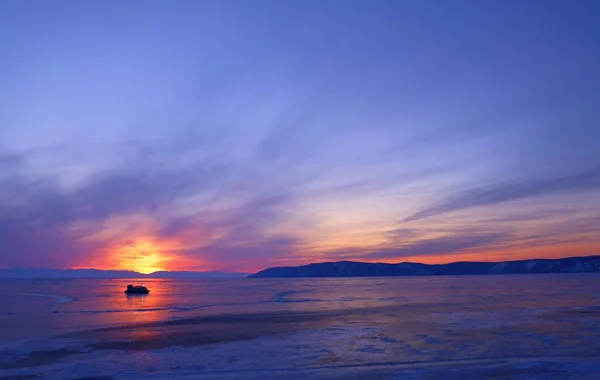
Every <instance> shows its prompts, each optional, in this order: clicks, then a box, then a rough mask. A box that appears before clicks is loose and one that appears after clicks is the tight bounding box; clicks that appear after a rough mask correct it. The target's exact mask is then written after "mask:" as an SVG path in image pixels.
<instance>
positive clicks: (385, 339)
mask: <svg viewBox="0 0 600 380" xmlns="http://www.w3.org/2000/svg"><path fill="white" fill-rule="evenodd" d="M129 282H130V281H127V280H121V279H119V280H36V281H32V280H0V301H1V303H0V379H2V378H3V377H7V378H8V377H9V376H13V377H14V376H21V378H23V379H26V378H27V377H23V376H32V377H30V378H41V379H70V378H72V379H75V378H81V377H83V376H88V377H90V376H96V377H99V376H106V377H105V379H138V378H139V379H141V378H146V377H147V376H148V375H149V374H152V376H153V377H154V378H160V379H178V378H181V379H196V378H207V379H212V378H214V379H255V378H256V379H269V378H273V379H279V378H283V377H287V376H290V375H292V376H295V377H296V378H302V379H305V378H306V379H338V378H339V379H363V378H365V379H371V378H375V379H438V378H439V379H453V378H457V379H459V378H460V379H463V378H523V379H530V378H531V379H545V378H548V379H554V378H569V376H571V378H577V379H588V378H589V379H598V378H600V339H599V338H600V276H599V275H585V274H581V275H579V274H574V275H519V276H508V275H506V276H463V277H404V278H352V279H206V280H204V279H202V280H170V279H169V280H161V279H152V280H144V285H146V286H148V288H150V289H151V293H150V294H149V295H147V296H126V295H125V294H124V293H123V290H124V289H125V287H126V285H127V284H128V283H129ZM132 282H133V283H136V282H135V280H133V281H132ZM34 376H37V377H34ZM199 376H201V377H199ZM15 378H18V377H15Z"/></svg>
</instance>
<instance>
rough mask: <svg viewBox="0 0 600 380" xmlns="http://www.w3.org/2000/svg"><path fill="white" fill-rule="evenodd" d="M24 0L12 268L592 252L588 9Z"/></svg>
mask: <svg viewBox="0 0 600 380" xmlns="http://www.w3.org/2000/svg"><path fill="white" fill-rule="evenodd" d="M9 3H10V5H7V6H6V7H5V8H4V9H3V11H0V35H1V36H3V37H4V36H8V38H9V39H10V40H11V42H10V43H8V44H4V45H6V46H5V47H4V45H2V46H3V48H4V50H2V52H1V53H0V101H3V100H6V101H4V103H5V104H1V105H0V110H2V111H0V248H1V251H2V252H0V267H6V268H27V267H31V266H36V267H44V268H46V267H55V268H89V267H94V268H99V269H123V270H134V271H138V272H142V273H150V272H154V271H160V270H169V271H175V270H194V271H209V270H215V271H250V272H252V271H257V270H260V269H264V268H265V267H269V266H280V265H297V264H307V263H311V262H322V261H336V260H353V261H367V262H388V263H395V262H402V261H407V260H409V261H416V262H423V263H446V262H452V261H457V260H477V261H490V260H491V261H502V260H505V259H526V258H531V257H540V258H544V257H565V256H584V255H593V254H598V253H600V252H599V251H598V249H599V248H598V247H600V218H599V217H598V215H600V153H599V152H600V130H599V129H598V125H600V111H599V110H600V99H599V95H598V93H599V92H598V91H596V89H597V88H600V79H599V78H600V76H599V75H598V70H597V67H598V64H597V63H598V62H600V55H599V54H598V47H597V46H598V43H597V38H595V37H596V34H594V33H593V31H594V30H595V28H596V27H597V24H598V22H597V17H595V14H594V13H593V12H587V11H583V10H577V9H576V8H577V7H576V6H572V5H571V4H570V3H569V2H563V4H562V5H561V4H558V3H556V4H554V3H553V5H552V6H542V5H540V4H537V3H536V4H533V3H531V2H527V1H521V2H519V1H515V2H509V3H510V4H508V3H505V2H501V1H498V2H458V3H457V2H452V1H446V2H443V1H441V2H440V4H439V6H431V5H429V4H428V2H420V1H414V2H411V1H408V2H407V1H387V2H382V3H381V4H378V5H377V6H369V5H368V4H367V3H366V2H349V3H348V4H345V5H344V6H343V7H340V6H339V4H338V2H318V1H317V2H298V4H293V5H291V4H290V3H289V2H286V1H279V2H277V1H274V2H268V5H267V3H264V4H263V3H262V2H260V3H261V4H262V5H256V4H255V2H253V1H250V2H243V1H242V2H235V3H236V4H235V5H232V4H230V2H218V1H214V2H210V1H208V2H207V1H175V2H168V1H162V2H161V1H158V2H150V3H148V4H146V3H144V4H145V5H144V7H143V11H142V10H140V9H139V6H137V5H136V4H133V3H131V2H123V4H121V2H119V5H118V7H116V8H114V9H113V8H112V6H111V5H104V4H103V3H102V4H100V3H98V5H90V4H89V2H86V1H82V2H66V3H63V2H56V4H54V3H55V2H52V5H48V6H44V7H32V6H31V5H30V4H29V2H19V1H13V2H9ZM13 3H14V4H13ZM72 3H73V4H72ZM74 3H77V4H74ZM0 4H2V2H0ZM590 4H591V3H590ZM0 7H2V5H0ZM233 8H237V10H235V11H233ZM117 15H118V16H117ZM331 15H335V17H329V16H331ZM532 15H535V17H533V16H532ZM42 19H43V20H47V21H48V24H46V22H44V23H40V22H37V21H36V20H42ZM18 20H22V21H18ZM282 20H285V21H282ZM106 25H110V27H109V28H107V27H106ZM580 26H581V27H580ZM467 31H468V33H467ZM207 36H209V37H210V38H209V37H207ZM2 106H4V107H2ZM4 109H6V110H7V112H3V111H4Z"/></svg>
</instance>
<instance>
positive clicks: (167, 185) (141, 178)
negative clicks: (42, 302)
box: [0, 149, 296, 269]
mask: <svg viewBox="0 0 600 380" xmlns="http://www.w3.org/2000/svg"><path fill="white" fill-rule="evenodd" d="M158 150H159V151H160V149H158ZM180 153H181V152H177V153H169V152H163V153H160V154H161V155H162V157H161V159H160V160H158V162H154V161H153V160H151V159H149V157H148V156H147V155H146V154H142V155H132V156H130V157H129V158H128V159H126V160H125V161H124V162H121V164H120V165H113V166H112V167H110V166H108V167H105V168H104V170H98V171H96V172H94V173H92V174H91V175H90V176H89V178H87V179H86V181H84V182H83V183H81V184H80V185H78V186H76V187H73V188H67V189H65V188H63V187H61V186H60V183H59V180H58V179H57V177H56V176H53V175H40V174H39V173H38V172H36V171H35V170H33V169H32V168H31V166H30V165H28V162H30V161H31V155H38V154H39V152H33V153H26V154H21V155H4V156H2V158H1V160H0V169H2V170H1V173H2V174H1V175H0V246H1V247H2V253H1V259H2V261H1V263H2V265H3V266H8V267H10V266H31V265H32V263H35V265H36V266H43V267H65V266H70V265H86V262H89V260H90V259H91V258H94V259H95V260H94V262H100V263H101V262H102V258H98V257H95V256H97V255H98V254H99V252H105V251H106V248H110V247H111V246H113V245H115V244H117V245H119V246H122V247H126V246H131V244H132V243H133V242H134V241H135V239H136V238H137V237H139V236H136V234H144V233H146V234H150V235H152V236H153V237H154V238H156V239H175V240H178V241H179V245H178V248H177V252H171V253H175V254H176V255H179V256H182V258H186V259H189V261H191V262H192V263H193V262H194V260H195V261H196V262H197V263H200V264H201V265H205V266H211V267H213V268H215V267H219V268H222V269H228V268H226V267H227V266H228V265H232V266H233V267H239V266H240V263H243V265H250V264H251V263H252V260H255V259H256V258H265V257H268V256H274V257H276V256H282V255H285V254H286V253H287V252H289V251H290V250H291V249H292V247H293V245H294V244H295V242H296V239H295V238H293V237H292V236H288V235H286V234H285V233H282V232H280V233H275V232H273V231H271V229H272V228H273V227H274V226H280V225H281V224H282V223H283V222H284V221H285V220H286V219H287V215H288V213H290V212H292V206H293V201H294V193H293V191H291V189H286V188H282V189H280V190H274V189H267V188H266V187H268V185H269V184H268V183H262V186H259V185H255V187H254V188H251V187H244V186H242V185H241V183H243V182H245V181H250V182H255V181H253V176H254V175H255V174H254V173H252V172H251V171H245V172H240V167H239V166H237V167H235V166H232V165H229V164H228V163H227V160H225V159H220V160H219V159H215V156H212V157H211V158H210V159H202V158H194V159H192V160H188V162H184V163H183V164H179V163H178V162H179V159H180V158H181V154H180ZM119 158H120V159H123V157H119ZM256 182H258V181H256ZM258 183H260V182H258ZM123 220H125V221H126V222H123ZM203 239H206V240H203ZM186 255H187V257H183V256H186ZM200 264H199V265H198V268H197V269H200V268H199V267H200V266H201V265H200ZM254 265H255V266H256V261H255V262H254Z"/></svg>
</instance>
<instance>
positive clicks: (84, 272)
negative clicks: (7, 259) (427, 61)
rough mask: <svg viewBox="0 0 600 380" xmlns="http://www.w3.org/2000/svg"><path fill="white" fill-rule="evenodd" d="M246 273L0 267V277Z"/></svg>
mask: <svg viewBox="0 0 600 380" xmlns="http://www.w3.org/2000/svg"><path fill="white" fill-rule="evenodd" d="M247 275H248V274H247V273H226V272H167V271H160V272H154V273H150V274H144V273H138V272H134V271H127V270H101V269H45V268H43V269H23V268H15V269H0V278H234V277H238V278H239V277H246V276H247Z"/></svg>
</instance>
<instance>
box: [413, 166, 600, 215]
mask: <svg viewBox="0 0 600 380" xmlns="http://www.w3.org/2000/svg"><path fill="white" fill-rule="evenodd" d="M598 190H600V167H596V168H593V169H590V170H587V171H584V172H581V173H577V174H571V175H564V176H557V177H553V178H543V179H524V180H522V181H516V182H508V183H501V184H498V185H492V186H487V187H480V188H472V189H468V190H465V191H463V192H461V193H458V194H455V195H453V196H450V197H448V198H447V199H446V200H443V201H442V202H440V203H438V204H435V205H433V206H431V207H428V208H425V209H423V210H421V211H418V212H416V213H414V214H413V215H410V216H409V217H407V218H405V219H403V220H402V222H404V223H406V222H411V221H416V220H419V219H424V218H429V217H434V216H438V215H440V214H445V213H449V212H453V211H460V210H465V209H471V208H475V207H481V206H491V205H495V204H499V203H504V202H510V201H516V200H520V199H525V198H532V197H538V196H544V195H552V194H556V193H569V192H586V191H598Z"/></svg>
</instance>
